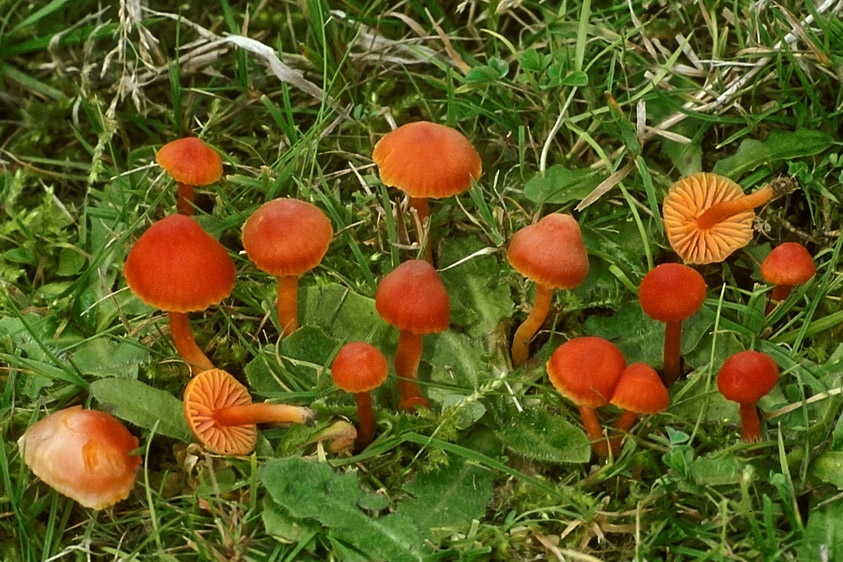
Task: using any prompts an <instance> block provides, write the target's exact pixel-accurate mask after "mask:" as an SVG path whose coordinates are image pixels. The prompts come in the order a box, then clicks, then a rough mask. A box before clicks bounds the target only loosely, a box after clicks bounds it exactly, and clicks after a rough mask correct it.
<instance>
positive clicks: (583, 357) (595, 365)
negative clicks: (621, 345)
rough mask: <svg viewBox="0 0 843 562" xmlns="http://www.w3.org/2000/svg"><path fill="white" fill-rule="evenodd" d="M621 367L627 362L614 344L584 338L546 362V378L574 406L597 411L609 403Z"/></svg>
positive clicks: (557, 351)
mask: <svg viewBox="0 0 843 562" xmlns="http://www.w3.org/2000/svg"><path fill="white" fill-rule="evenodd" d="M624 367H626V359H624V356H623V354H622V353H621V351H620V350H619V349H618V348H617V347H616V346H615V344H613V343H612V342H610V341H607V340H604V339H603V338H597V337H592V336H587V337H582V338H575V339H572V340H568V341H567V342H565V343H563V344H562V345H560V346H559V347H558V348H557V349H556V351H554V352H553V355H551V356H550V359H549V360H548V362H547V376H548V378H549V379H550V382H551V383H552V384H553V386H554V387H556V390H558V391H559V393H560V394H561V395H562V396H564V397H565V398H567V399H569V400H570V401H571V402H573V403H574V404H576V405H577V406H584V407H586V408H599V407H600V406H605V405H607V404H608V403H609V399H610V398H611V397H612V394H613V393H614V391H615V385H616V384H617V382H618V377H620V375H621V371H623V369H624Z"/></svg>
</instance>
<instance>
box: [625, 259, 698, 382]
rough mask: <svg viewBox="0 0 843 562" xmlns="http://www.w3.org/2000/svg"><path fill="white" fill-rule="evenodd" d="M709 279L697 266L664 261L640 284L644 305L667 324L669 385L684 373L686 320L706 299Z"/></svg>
mask: <svg viewBox="0 0 843 562" xmlns="http://www.w3.org/2000/svg"><path fill="white" fill-rule="evenodd" d="M705 290H706V285H705V281H704V280H703V278H702V275H700V274H699V273H698V272H697V271H696V270H695V269H693V268H691V267H688V266H687V265H682V264H679V263H663V264H661V265H657V266H656V267H654V268H653V269H651V270H650V271H649V272H648V273H647V274H646V275H645V276H644V278H643V279H642V280H641V285H640V286H639V287H638V300H639V302H640V303H641V308H642V309H643V310H644V312H645V313H646V314H647V316H649V317H650V318H652V319H654V320H658V321H659V322H664V323H665V328H664V366H663V377H664V384H665V385H666V386H668V387H670V385H672V384H673V383H674V382H676V379H678V378H679V375H680V374H681V369H680V340H681V337H682V321H683V320H687V319H688V318H690V317H691V316H693V315H694V314H695V313H696V312H697V311H698V310H699V309H700V307H701V306H702V303H703V301H704V300H705Z"/></svg>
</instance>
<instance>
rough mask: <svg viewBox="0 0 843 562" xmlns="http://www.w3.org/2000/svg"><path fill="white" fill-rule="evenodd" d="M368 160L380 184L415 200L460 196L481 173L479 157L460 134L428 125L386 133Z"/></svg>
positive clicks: (420, 122)
mask: <svg viewBox="0 0 843 562" xmlns="http://www.w3.org/2000/svg"><path fill="white" fill-rule="evenodd" d="M372 158H373V159H374V161H375V163H376V164H377V165H378V170H379V171H380V176H381V181H383V183H384V184H386V185H391V186H394V187H397V188H398V189H401V190H402V191H404V192H405V193H407V194H408V195H409V196H410V197H418V198H421V197H431V198H435V199H439V198H442V197H450V196H452V195H456V194H457V193H461V192H463V191H465V190H466V189H468V188H469V187H471V180H472V178H473V179H475V180H477V179H479V178H480V174H481V173H482V171H483V163H482V161H481V160H480V155H479V154H477V150H475V148H474V147H473V146H472V145H471V143H470V142H469V141H468V139H467V138H465V136H464V135H463V134H462V133H460V132H459V131H457V130H456V129H452V128H450V127H446V126H445V125H438V124H436V123H430V122H428V121H418V122H415V123H407V124H406V125H403V126H401V127H398V128H397V129H395V130H394V131H391V132H389V133H387V134H386V135H384V136H383V137H382V138H381V140H379V141H378V142H377V144H376V145H375V149H374V152H373V153H372Z"/></svg>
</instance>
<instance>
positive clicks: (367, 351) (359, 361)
mask: <svg viewBox="0 0 843 562" xmlns="http://www.w3.org/2000/svg"><path fill="white" fill-rule="evenodd" d="M388 373H389V365H388V364H387V362H386V357H384V356H383V353H381V352H380V351H379V350H378V349H377V348H375V347H373V346H371V345H369V344H368V343H364V342H351V343H347V344H345V345H344V346H342V348H341V349H340V350H339V352H338V353H337V356H336V357H335V358H334V362H333V363H332V364H331V376H332V377H333V379H334V384H335V385H337V386H338V387H339V388H341V389H342V390H344V391H346V392H353V393H355V394H357V393H359V392H369V391H370V390H373V389H375V388H377V387H379V386H380V385H381V384H382V383H383V381H385V380H386V375H387V374H388Z"/></svg>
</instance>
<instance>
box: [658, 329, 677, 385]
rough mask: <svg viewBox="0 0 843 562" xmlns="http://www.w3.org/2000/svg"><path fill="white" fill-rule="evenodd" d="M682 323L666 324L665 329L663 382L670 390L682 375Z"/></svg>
mask: <svg viewBox="0 0 843 562" xmlns="http://www.w3.org/2000/svg"><path fill="white" fill-rule="evenodd" d="M681 339H682V322H681V321H679V322H666V323H665V327H664V367H663V369H662V381H664V385H665V386H666V387H668V388H670V387H671V386H672V385H673V383H675V382H676V380H677V379H678V378H679V375H680V374H681V369H680V364H681V359H680V343H681Z"/></svg>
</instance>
